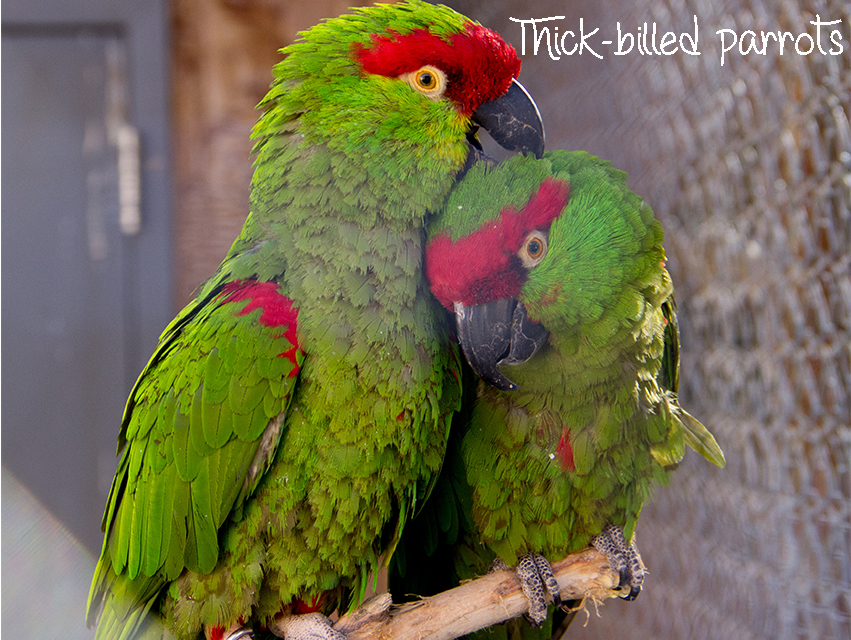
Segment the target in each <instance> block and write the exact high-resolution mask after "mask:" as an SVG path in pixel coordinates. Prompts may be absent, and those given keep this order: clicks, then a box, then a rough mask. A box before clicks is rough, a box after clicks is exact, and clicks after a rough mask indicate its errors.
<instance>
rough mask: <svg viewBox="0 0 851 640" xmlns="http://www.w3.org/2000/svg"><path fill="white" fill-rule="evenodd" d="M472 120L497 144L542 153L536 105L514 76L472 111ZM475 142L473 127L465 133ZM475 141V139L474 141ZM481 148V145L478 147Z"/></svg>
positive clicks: (519, 150)
mask: <svg viewBox="0 0 851 640" xmlns="http://www.w3.org/2000/svg"><path fill="white" fill-rule="evenodd" d="M472 120H473V122H474V123H475V124H476V125H478V126H480V127H482V128H483V129H485V130H486V131H487V132H488V133H489V134H490V135H491V137H492V138H493V139H494V140H496V142H497V143H499V145H500V146H501V147H503V148H505V149H508V150H509V151H517V152H520V153H533V154H535V157H536V158H540V157H541V156H542V155H544V123H543V122H542V121H541V113H540V112H539V111H538V105H536V104H535V101H534V100H532V96H530V95H529V93H528V92H527V91H526V89H524V88H523V85H522V84H520V83H519V82H517V80H512V81H511V87H509V89H508V91H507V92H505V93H503V94H502V95H501V96H500V97H498V98H497V99H496V100H491V101H490V102H486V103H484V104H483V105H481V106H480V107H479V108H478V109H476V110H475V111H474V112H473V118H472ZM468 139H470V140H471V144H473V145H474V146H475V143H474V142H473V140H474V139H475V129H474V130H473V131H472V132H471V134H470V135H468ZM477 142H478V141H476V143H477ZM478 150H479V151H481V146H479V147H478Z"/></svg>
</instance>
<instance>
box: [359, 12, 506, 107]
mask: <svg viewBox="0 0 851 640" xmlns="http://www.w3.org/2000/svg"><path fill="white" fill-rule="evenodd" d="M354 54H355V59H356V60H357V61H358V63H359V64H360V67H361V69H362V70H363V71H364V72H366V73H372V74H376V75H382V76H388V77H391V78H395V77H397V76H400V75H401V74H403V73H408V72H410V71H416V70H417V69H419V68H420V67H422V66H423V65H426V64H429V65H433V66H435V67H437V68H438V69H440V70H441V71H443V73H445V74H446V80H447V86H446V93H445V95H446V97H447V98H449V99H450V100H452V101H453V102H455V103H456V104H457V105H458V107H459V110H460V111H461V113H463V114H464V115H466V116H469V115H471V114H472V113H473V111H475V110H476V109H477V108H478V107H479V106H480V105H481V104H482V103H485V102H489V101H490V100H494V99H495V98H498V97H499V96H501V95H502V94H503V93H505V92H506V91H508V88H509V87H510V86H511V81H512V80H513V79H514V78H516V77H517V75H518V74H519V73H520V58H519V57H518V56H517V52H516V51H515V50H514V47H512V46H511V45H510V44H508V43H506V42H505V41H504V40H503V39H502V38H501V37H500V36H499V34H497V33H496V32H495V31H491V30H490V29H486V28H485V27H483V26H482V25H480V24H475V23H473V22H469V23H467V28H466V29H465V30H464V31H463V32H462V33H455V34H453V35H451V36H450V37H449V38H448V40H444V39H443V38H441V37H440V36H436V35H434V34H432V33H431V32H430V31H428V30H427V29H415V30H414V31H412V32H411V33H409V34H406V35H401V34H399V33H395V32H392V31H390V32H389V35H373V36H372V44H371V45H369V46H367V47H365V46H363V45H357V46H356V48H355V51H354Z"/></svg>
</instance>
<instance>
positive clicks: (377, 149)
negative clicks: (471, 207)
mask: <svg viewBox="0 0 851 640" xmlns="http://www.w3.org/2000/svg"><path fill="white" fill-rule="evenodd" d="M282 53H284V54H285V55H286V57H285V58H284V59H283V60H282V61H281V62H280V63H279V64H278V65H276V67H275V71H274V75H275V79H274V82H273V84H272V87H271V89H270V91H269V93H268V94H267V96H266V97H265V98H264V100H263V101H262V102H261V104H260V107H261V108H262V109H263V114H262V115H261V117H260V120H259V121H258V123H257V125H256V127H255V130H254V137H255V139H256V140H257V145H256V147H255V153H256V154H257V164H258V165H262V164H263V163H264V159H265V158H266V157H267V156H268V158H269V159H273V160H274V159H276V158H277V156H276V154H278V155H279V150H280V147H281V145H280V144H279V143H276V142H275V140H276V139H277V138H278V137H279V136H281V135H283V136H290V137H292V136H298V137H299V138H300V140H302V141H303V143H304V145H310V146H313V147H321V146H322V145H325V146H326V147H327V148H328V150H329V151H332V152H342V153H344V154H345V155H346V156H348V157H349V158H355V159H356V160H357V167H358V168H359V169H362V170H365V171H362V174H363V175H367V176H369V177H370V178H374V177H377V178H376V180H375V181H374V182H376V184H375V185H371V186H376V187H378V188H380V189H382V190H386V191H392V189H393V188H394V184H395V188H399V187H400V185H402V186H404V185H403V183H407V184H411V183H413V184H415V185H416V190H413V191H412V192H411V193H404V194H403V196H400V197H406V198H408V199H413V198H419V197H421V196H420V193H421V192H423V191H425V192H428V195H426V196H425V200H428V201H429V204H433V202H434V197H432V195H431V194H432V193H433V194H437V195H436V197H440V198H442V197H443V196H444V195H445V193H446V191H448V189H449V186H451V182H450V179H452V178H454V176H455V175H456V174H457V173H458V172H459V170H461V169H464V168H466V167H469V166H470V165H471V164H472V163H473V162H474V161H476V160H478V159H480V158H482V157H483V153H482V149H481V145H480V144H479V141H478V138H477V131H478V129H479V128H480V127H481V128H483V129H485V130H487V131H488V133H490V135H491V136H492V137H493V138H494V140H496V141H497V142H498V143H499V144H500V145H502V146H503V147H505V148H507V149H509V150H512V151H518V152H527V153H531V154H534V155H536V156H540V155H541V154H542V153H543V148H544V131H543V125H542V123H541V118H540V114H539V113H538V109H537V106H536V105H535V103H534V101H533V100H532V99H531V97H530V96H529V95H528V93H526V91H525V89H524V88H523V87H522V86H521V85H520V83H519V82H518V81H517V79H516V78H517V75H518V73H519V72H520V59H519V58H518V56H517V53H516V52H515V50H514V48H513V47H511V46H510V45H509V44H507V43H506V42H505V41H504V40H503V39H502V38H501V37H500V36H499V35H498V34H496V33H495V32H493V31H491V30H489V29H486V28H485V27H483V26H481V25H480V24H478V23H476V22H473V21H472V20H470V19H468V18H466V17H464V16H462V15H461V14H458V13H456V12H455V11H453V10H451V9H449V8H447V7H444V6H440V5H431V4H428V3H425V2H421V1H420V0H407V1H403V2H399V3H397V4H390V5H375V6H371V7H362V8H357V9H353V13H352V14H350V15H343V16H339V17H337V18H333V19H330V20H326V21H325V22H323V23H321V24H319V25H316V26H314V27H312V28H311V29H309V30H307V31H305V32H303V33H301V34H300V39H299V40H298V41H297V42H295V43H294V44H292V45H290V46H288V47H286V48H284V49H282ZM264 154H266V155H264ZM315 162H316V164H317V167H316V169H315V171H316V173H317V174H318V173H319V172H320V171H324V172H328V171H335V170H336V171H337V172H338V173H337V176H336V177H337V178H338V179H340V178H343V179H345V178H346V177H347V175H348V174H345V172H343V175H340V171H339V167H338V166H336V165H335V164H333V163H331V164H330V166H320V165H321V162H320V161H319V159H316V160H315ZM276 164H278V165H280V163H279V162H277V163H276ZM346 171H349V170H348V169H347V170H346ZM269 175H270V174H268V173H266V174H264V179H266V178H268V177H269ZM354 179H360V176H359V175H358V176H354ZM378 179H380V181H381V183H380V184H379V183H378ZM394 181H395V182H394ZM429 181H431V182H440V185H439V186H435V185H432V184H430V183H429ZM430 187H433V188H430ZM429 198H430V200H429ZM425 200H424V201H425Z"/></svg>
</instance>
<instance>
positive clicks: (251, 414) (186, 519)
mask: <svg viewBox="0 0 851 640" xmlns="http://www.w3.org/2000/svg"><path fill="white" fill-rule="evenodd" d="M208 288H209V287H208ZM296 318H297V311H296V310H295V309H294V308H292V306H291V305H290V302H289V300H288V299H287V298H286V297H285V296H284V295H283V294H282V293H281V292H280V290H279V287H278V285H277V284H275V283H273V282H263V283H261V282H256V281H251V280H246V281H237V282H231V283H226V284H223V285H220V286H218V287H213V289H212V291H211V293H209V294H208V295H206V296H205V297H203V298H201V299H199V300H196V301H195V302H194V303H193V304H191V305H190V306H189V307H187V308H186V309H184V311H183V312H182V313H181V314H180V315H179V316H178V317H177V319H175V321H174V322H172V324H171V325H170V326H169V327H168V328H167V329H166V331H165V332H164V334H163V336H162V337H161V340H160V344H159V347H158V348H157V350H156V352H155V353H154V355H153V357H152V358H151V360H150V362H149V363H148V365H147V367H146V368H145V370H144V371H143V372H142V374H141V376H140V377H139V380H138V381H137V382H136V385H135V387H134V389H133V391H132V393H131V395H130V399H129V401H128V403H127V408H126V410H125V414H124V420H123V424H122V431H121V438H120V441H119V447H123V456H122V458H121V462H120V464H119V468H118V471H117V473H116V475H115V479H114V480H113V484H112V488H111V490H110V494H109V498H108V500H107V508H106V511H105V514H104V520H103V529H104V532H105V533H106V537H105V541H104V547H103V550H102V553H101V559H100V562H99V563H98V567H97V570H96V572H95V577H94V580H93V583H92V589H91V593H90V596H89V611H88V616H89V620H90V621H93V620H94V619H95V617H96V616H97V612H98V609H99V606H100V602H101V599H102V598H103V597H104V594H105V593H106V592H112V594H111V599H112V600H113V601H115V602H116V606H119V607H126V608H128V609H129V608H130V607H132V606H137V605H138V603H141V602H145V601H147V600H150V599H153V598H154V597H155V595H156V593H157V592H158V591H159V589H160V588H161V587H162V585H164V584H165V583H166V582H168V581H171V580H174V579H175V578H177V576H178V575H179V574H180V573H181V572H182V571H183V570H184V569H185V568H188V569H190V570H192V571H197V572H200V573H207V572H209V571H211V570H212V569H213V568H214V567H215V565H216V562H217V561H218V558H219V542H218V531H219V528H220V527H221V525H222V524H223V523H224V521H225V520H226V519H227V518H228V516H229V515H230V514H231V511H232V510H234V509H238V508H239V507H240V506H241V504H242V502H244V500H245V499H246V498H247V497H248V496H250V495H251V493H252V492H253V490H254V489H255V488H256V485H257V482H258V481H259V479H260V478H261V477H262V475H263V473H264V472H265V470H266V469H267V468H268V465H269V463H270V462H271V460H272V457H273V456H274V453H275V449H276V447H277V444H278V442H279V441H280V435H281V432H282V427H283V419H284V414H285V411H286V407H287V403H288V401H289V398H290V394H291V392H292V388H293V385H294V383H295V380H296V379H297V376H296V374H297V373H298V371H299V368H300V366H301V363H302V360H303V354H302V353H301V351H300V350H299V349H298V347H297V344H296V339H295V323H296ZM264 433H265V434H266V437H265V438H264V437H263V436H264ZM119 583H120V584H119ZM122 599H124V600H125V602H124V604H123V605H118V604H117V602H118V601H119V600H122ZM115 613H116V612H113V615H115ZM135 614H136V612H134V613H133V615H135ZM116 617H119V616H117V615H116ZM140 621H141V616H140ZM104 626H105V625H104V624H103V623H101V625H99V627H98V631H99V633H100V632H101V629H102V628H103V627H104Z"/></svg>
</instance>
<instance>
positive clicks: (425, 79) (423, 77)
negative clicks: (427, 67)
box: [420, 72, 434, 88]
mask: <svg viewBox="0 0 851 640" xmlns="http://www.w3.org/2000/svg"><path fill="white" fill-rule="evenodd" d="M420 84H421V85H422V86H424V87H426V88H428V87H430V86H431V85H432V84H434V78H432V77H431V74H430V73H428V72H425V73H421V74H420Z"/></svg>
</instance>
